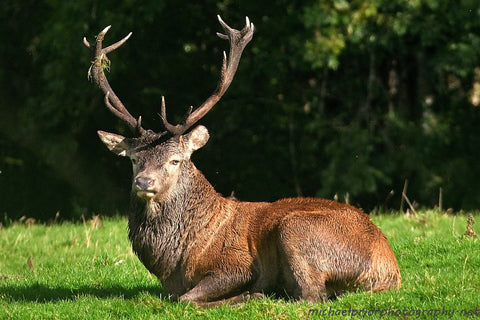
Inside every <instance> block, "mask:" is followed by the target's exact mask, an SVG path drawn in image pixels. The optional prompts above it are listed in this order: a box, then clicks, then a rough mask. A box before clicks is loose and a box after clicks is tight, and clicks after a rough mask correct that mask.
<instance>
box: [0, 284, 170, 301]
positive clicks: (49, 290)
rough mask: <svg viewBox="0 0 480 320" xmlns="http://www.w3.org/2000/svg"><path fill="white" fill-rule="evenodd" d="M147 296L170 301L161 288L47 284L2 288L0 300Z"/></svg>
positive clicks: (0, 287)
mask: <svg viewBox="0 0 480 320" xmlns="http://www.w3.org/2000/svg"><path fill="white" fill-rule="evenodd" d="M143 294H147V295H151V296H155V297H157V298H158V297H160V296H161V297H162V299H169V298H168V296H167V295H166V294H165V292H164V291H163V290H162V288H161V287H160V286H138V287H132V288H128V287H122V286H116V285H114V286H104V287H89V286H85V287H80V288H67V287H59V286H51V287H50V286H47V285H45V284H34V285H28V286H0V298H1V299H2V300H7V301H12V302H14V301H16V302H21V301H27V302H38V303H47V302H55V301H73V300H77V299H78V298H81V297H95V298H98V299H107V298H120V299H126V300H129V299H134V298H136V297H138V296H140V295H143Z"/></svg>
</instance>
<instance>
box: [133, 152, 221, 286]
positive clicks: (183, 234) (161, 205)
mask: <svg viewBox="0 0 480 320" xmlns="http://www.w3.org/2000/svg"><path fill="white" fill-rule="evenodd" d="M183 166H184V168H182V173H181V175H180V177H179V179H178V183H177V185H176V186H175V189H174V190H172V192H171V194H170V196H169V197H168V198H167V199H166V200H165V201H164V202H159V201H154V200H149V201H144V200H142V199H139V198H138V197H137V196H136V195H135V194H134V193H132V194H131V211H130V216H129V221H128V226H129V238H130V240H131V242H132V247H133V250H134V251H135V253H136V254H137V256H138V257H139V259H140V260H141V261H142V263H143V264H144V265H145V266H146V267H147V269H148V270H149V271H150V272H152V273H154V274H155V275H156V276H157V277H159V278H160V279H165V278H166V277H168V276H169V275H170V274H171V273H172V271H173V270H174V269H175V268H176V267H177V265H178V263H179V262H180V260H181V258H182V252H183V251H184V250H185V248H186V246H187V245H188V239H189V238H191V235H193V234H194V233H195V231H196V230H193V227H194V226H195V227H196V229H198V226H199V225H203V224H205V223H206V222H208V221H209V220H210V217H209V216H208V215H211V214H213V212H214V210H212V207H213V206H216V205H217V203H218V202H219V201H221V200H220V199H221V197H220V196H219V195H217V193H216V192H215V190H214V188H213V187H212V185H210V183H209V182H208V181H207V179H206V178H205V177H204V176H203V174H202V173H201V172H200V171H199V170H197V169H196V168H195V166H194V165H193V163H192V162H190V161H188V162H186V163H184V164H183ZM212 200H213V201H212Z"/></svg>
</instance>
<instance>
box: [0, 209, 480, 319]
mask: <svg viewBox="0 0 480 320" xmlns="http://www.w3.org/2000/svg"><path fill="white" fill-rule="evenodd" d="M475 217H476V220H479V219H480V216H479V214H478V213H477V214H475ZM372 219H373V220H374V222H375V223H376V224H377V225H379V226H380V227H381V228H382V230H383V231H384V232H385V234H386V235H387V237H388V238H389V241H390V243H391V245H392V248H393V250H394V251H395V253H396V256H397V259H398V261H399V265H400V269H401V272H402V280H403V284H402V288H401V289H400V290H398V291H390V292H385V293H377V294H369V293H348V294H346V295H344V296H343V297H341V298H339V299H337V300H335V301H330V302H328V303H325V304H317V305H313V306H312V305H309V304H308V303H305V302H292V301H285V300H277V299H273V298H269V299H262V300H257V301H251V302H248V303H244V304H242V305H240V306H237V307H230V306H222V307H218V308H213V309H208V310H204V309H201V308H197V307H195V306H192V305H189V304H186V303H177V302H174V301H171V300H170V299H169V298H168V296H166V295H165V292H163V291H162V289H161V285H160V284H159V282H158V280H157V279H156V278H155V277H152V276H151V275H150V274H149V273H148V272H147V271H146V270H145V268H144V267H143V266H142V265H141V263H140V262H139V261H138V259H137V258H136V257H135V255H134V254H133V253H132V251H131V249H130V244H129V242H128V238H127V228H126V221H125V219H122V218H116V219H110V218H109V219H103V220H102V219H94V220H91V221H87V222H85V223H79V224H72V223H64V224H59V225H42V224H33V225H26V224H23V223H16V224H15V223H14V224H12V225H11V226H9V227H6V228H5V227H4V228H3V229H0V319H69V318H71V319H178V318H194V319H214V318H228V319H299V318H300V319H306V318H307V317H308V312H309V310H310V309H317V310H318V311H319V312H321V311H325V314H327V315H326V316H321V317H320V316H314V315H312V314H310V318H317V319H320V318H322V319H325V318H335V319H348V318H351V313H350V315H347V316H342V315H332V314H333V313H330V316H328V313H327V311H330V312H333V311H337V312H338V311H339V310H340V311H343V310H353V309H356V310H361V309H364V310H398V311H399V312H406V313H405V314H406V315H401V316H398V315H394V314H393V313H391V314H390V315H385V316H382V319H388V318H391V319H417V316H416V315H414V314H413V313H411V314H410V315H409V314H408V312H413V311H412V310H426V311H427V312H428V310H435V309H438V310H442V308H443V310H445V311H446V310H447V309H448V310H455V313H454V314H453V317H452V319H465V316H463V315H461V314H460V312H461V310H466V311H468V310H475V309H476V308H478V312H479V313H478V315H479V316H480V300H479V298H478V297H479V296H480V275H479V270H480V250H479V249H480V242H479V240H478V239H474V238H465V237H463V234H464V232H465V230H466V226H467V218H466V215H465V214H458V215H447V214H444V213H439V212H436V211H422V212H421V213H420V214H418V215H416V216H405V215H403V214H402V215H400V214H389V215H374V216H372ZM474 229H475V230H476V231H477V232H479V229H480V228H479V227H478V225H474ZM332 310H333V311H332ZM402 310H403V311H402ZM432 312H433V311H432ZM375 317H376V318H378V317H380V316H379V314H377V316H373V317H368V316H365V317H362V316H360V317H358V316H355V317H354V318H358V319H360V318H375ZM418 318H422V319H433V313H432V315H428V314H427V313H425V312H424V314H423V315H420V316H419V317H418ZM437 318H442V319H443V318H448V316H447V317H437Z"/></svg>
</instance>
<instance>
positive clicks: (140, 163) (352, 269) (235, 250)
mask: <svg viewBox="0 0 480 320" xmlns="http://www.w3.org/2000/svg"><path fill="white" fill-rule="evenodd" d="M99 135H100V137H101V139H102V141H103V142H104V143H105V144H106V145H107V147H108V148H109V149H110V150H112V151H113V152H115V153H117V154H120V155H126V156H129V157H130V158H131V159H132V160H134V161H135V163H134V179H133V187H132V206H131V213H130V216H129V223H128V225H129V238H130V240H131V242H132V246H133V250H134V251H135V253H136V254H137V255H138V257H139V259H140V260H141V261H142V263H143V264H144V265H145V267H146V268H147V269H148V270H149V271H150V272H151V273H153V274H155V275H156V276H157V277H158V278H159V279H160V281H161V282H162V284H163V286H164V288H165V290H166V291H167V292H168V293H170V294H172V295H174V296H176V297H178V298H179V300H181V301H191V302H193V303H196V304H199V305H203V306H212V305H216V304H218V303H233V302H239V301H243V300H245V299H248V298H255V297H259V296H262V295H263V294H271V293H276V294H278V295H286V296H288V297H292V298H295V299H306V300H309V301H312V302H316V301H325V300H326V299H327V298H328V297H330V296H333V295H339V294H341V293H342V292H344V291H346V290H358V289H361V290H368V291H372V292H376V291H382V290H387V289H392V288H399V287H400V272H399V269H398V265H397V261H396V259H395V256H394V254H393V252H392V250H391V248H390V246H389V244H388V242H387V239H386V238H385V236H384V235H383V233H382V232H381V231H380V229H379V228H377V227H376V226H375V225H374V224H373V223H372V222H371V221H370V219H369V217H368V215H367V214H365V213H363V212H362V211H360V210H359V209H356V208H354V207H352V206H349V205H346V204H340V203H338V202H334V201H330V200H324V199H314V198H294V199H283V200H279V201H276V202H273V203H266V202H260V203H254V202H242V201H237V200H232V199H228V198H224V197H222V196H220V195H219V194H218V193H217V192H216V191H215V190H214V188H213V187H212V186H211V185H210V183H209V182H208V181H207V180H206V179H205V177H204V176H203V175H202V173H201V172H200V171H199V170H197V169H196V168H195V166H194V164H193V163H192V162H191V160H190V155H191V153H192V152H193V151H195V150H197V149H198V148H200V147H202V146H203V145H204V144H205V143H206V142H207V140H208V132H207V130H206V129H205V128H204V127H202V126H199V127H197V128H195V129H193V130H192V131H191V132H190V133H188V134H185V135H183V136H180V137H173V138H170V139H168V140H166V141H157V140H155V139H156V138H151V139H149V138H146V137H142V138H137V139H130V138H124V137H122V136H119V135H115V134H110V133H106V132H99ZM138 178H141V179H140V180H142V179H143V180H142V181H145V178H149V179H150V180H148V181H149V182H150V185H149V186H147V187H146V186H144V183H143V184H142V183H140V182H142V181H140V180H139V179H138Z"/></svg>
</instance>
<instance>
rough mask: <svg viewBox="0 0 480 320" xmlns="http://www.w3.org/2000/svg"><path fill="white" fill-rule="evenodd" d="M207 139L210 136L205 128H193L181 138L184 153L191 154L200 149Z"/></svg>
mask: <svg viewBox="0 0 480 320" xmlns="http://www.w3.org/2000/svg"><path fill="white" fill-rule="evenodd" d="M208 138H210V135H209V134H208V130H207V128H205V127H204V126H197V127H195V129H193V130H192V131H190V132H189V133H187V134H186V135H183V136H182V140H183V141H184V146H185V149H186V150H185V151H186V152H187V153H189V154H191V153H192V152H193V151H195V150H198V149H200V148H201V147H203V146H204V145H205V143H207V141H208Z"/></svg>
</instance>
